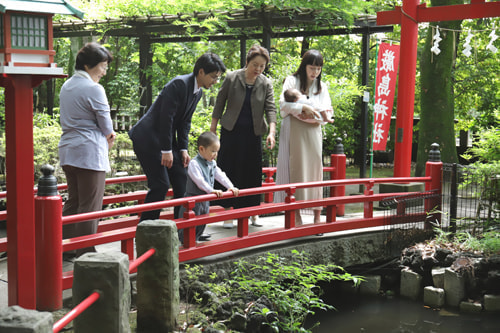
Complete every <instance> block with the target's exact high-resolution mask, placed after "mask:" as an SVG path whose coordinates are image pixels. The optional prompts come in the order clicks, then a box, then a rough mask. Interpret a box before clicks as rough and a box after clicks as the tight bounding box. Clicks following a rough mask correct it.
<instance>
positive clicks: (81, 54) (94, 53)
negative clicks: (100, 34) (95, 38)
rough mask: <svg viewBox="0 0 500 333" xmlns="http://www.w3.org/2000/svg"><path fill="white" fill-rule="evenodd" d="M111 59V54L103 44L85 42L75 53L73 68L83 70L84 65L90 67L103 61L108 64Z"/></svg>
mask: <svg viewBox="0 0 500 333" xmlns="http://www.w3.org/2000/svg"><path fill="white" fill-rule="evenodd" d="M112 60H113V55H112V54H111V52H109V51H108V50H107V49H106V48H105V47H104V46H102V45H101V44H99V43H95V42H92V43H87V44H85V46H83V47H82V48H81V49H80V51H78V54H77V55H76V61H75V69H78V70H82V71H84V70H85V65H87V66H88V67H89V69H91V68H94V67H95V66H97V64H99V63H101V62H103V61H107V62H108V64H109V63H110V62H111V61H112Z"/></svg>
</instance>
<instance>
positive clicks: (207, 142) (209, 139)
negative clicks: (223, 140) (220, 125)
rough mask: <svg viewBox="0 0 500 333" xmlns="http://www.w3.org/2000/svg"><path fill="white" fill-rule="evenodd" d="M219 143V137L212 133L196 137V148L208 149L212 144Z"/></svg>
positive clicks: (204, 133)
mask: <svg viewBox="0 0 500 333" xmlns="http://www.w3.org/2000/svg"><path fill="white" fill-rule="evenodd" d="M217 141H219V137H218V136H217V135H215V133H213V132H203V133H201V134H200V136H199V137H198V142H197V143H198V147H205V148H207V147H210V146H211V145H212V144H213V143H215V142H217Z"/></svg>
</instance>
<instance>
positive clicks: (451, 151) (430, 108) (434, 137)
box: [415, 0, 464, 176]
mask: <svg viewBox="0 0 500 333" xmlns="http://www.w3.org/2000/svg"><path fill="white" fill-rule="evenodd" d="M463 3H464V1H463V0H452V1H450V0H432V1H431V4H432V6H433V7H436V6H444V5H456V4H463ZM461 24H462V21H447V22H431V23H430V25H431V26H430V27H429V28H428V31H427V37H426V40H425V46H424V49H423V53H422V55H421V57H420V87H421V88H420V121H419V124H418V128H419V131H418V138H419V139H418V150H417V167H416V171H415V175H416V176H422V175H423V174H424V173H425V163H426V162H427V159H428V155H429V150H430V147H431V144H432V143H434V142H436V143H438V144H439V146H440V148H441V160H442V161H443V162H446V163H456V162H457V160H458V157H457V150H456V145H455V126H454V125H455V124H454V96H453V95H454V94H453V79H452V69H453V66H454V64H455V56H456V50H457V41H458V32H456V31H451V30H459V29H460V27H461ZM436 26H439V28H440V29H439V32H440V37H441V38H442V40H441V41H440V42H439V49H440V50H441V52H440V53H439V55H436V54H434V53H432V52H431V48H432V46H433V45H434V40H433V36H434V35H435V34H436V29H435V27H436ZM443 29H451V30H443Z"/></svg>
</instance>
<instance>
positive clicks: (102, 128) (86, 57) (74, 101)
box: [59, 43, 116, 256]
mask: <svg viewBox="0 0 500 333" xmlns="http://www.w3.org/2000/svg"><path fill="white" fill-rule="evenodd" d="M112 60H113V56H112V55H111V53H110V52H109V51H108V50H107V49H106V48H105V47H104V46H101V45H100V44H98V43H88V44H86V45H85V46H84V47H83V48H82V49H80V51H79V52H78V54H77V56H76V63H75V74H74V75H73V76H72V77H71V78H70V79H69V80H67V81H66V82H65V83H64V85H63V86H62V88H61V92H60V105H61V116H60V120H61V127H62V131H63V133H62V136H61V140H60V141H59V159H60V163H61V166H62V168H63V170H64V173H65V174H66V181H67V184H68V200H67V201H66V203H65V204H64V208H63V215H73V214H79V213H85V212H92V211H97V210H101V209H102V199H103V196H104V185H105V180H106V172H107V171H109V170H110V167H109V160H108V150H109V149H110V148H111V147H112V146H113V143H114V140H115V136H116V134H115V132H114V131H113V123H112V121H111V117H110V111H109V104H108V99H107V98H106V93H105V91H104V88H103V87H102V86H101V85H100V84H99V80H100V79H101V78H102V77H103V76H104V75H106V71H107V69H108V64H109V63H110V62H111V61H112ZM97 225H98V219H95V220H90V221H85V222H80V223H74V224H70V225H65V226H64V228H63V238H72V237H77V236H83V235H88V234H94V233H96V232H97ZM90 251H95V249H94V248H93V247H89V248H85V249H79V250H77V251H76V253H68V254H65V255H66V256H74V255H77V256H78V255H81V254H83V253H85V252H90Z"/></svg>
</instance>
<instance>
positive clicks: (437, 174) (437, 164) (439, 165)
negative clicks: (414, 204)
mask: <svg viewBox="0 0 500 333" xmlns="http://www.w3.org/2000/svg"><path fill="white" fill-rule="evenodd" d="M425 175H426V176H427V177H431V178H432V180H431V182H430V183H425V190H426V191H434V193H435V194H436V196H434V197H432V198H430V199H426V200H425V211H426V212H432V214H429V215H428V218H427V223H426V224H425V228H426V229H430V228H431V225H430V223H428V222H430V221H432V222H437V223H441V193H442V190H441V185H442V180H443V162H441V152H440V151H439V144H437V143H433V144H432V145H431V150H430V151H429V160H428V161H427V163H426V165H425Z"/></svg>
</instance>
